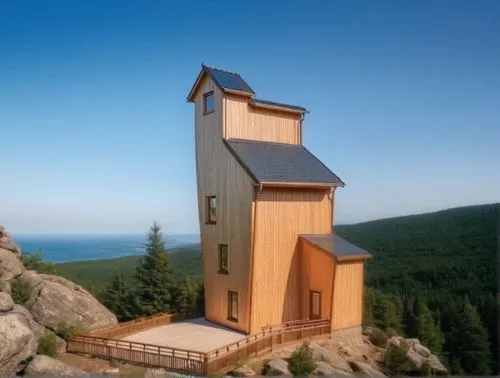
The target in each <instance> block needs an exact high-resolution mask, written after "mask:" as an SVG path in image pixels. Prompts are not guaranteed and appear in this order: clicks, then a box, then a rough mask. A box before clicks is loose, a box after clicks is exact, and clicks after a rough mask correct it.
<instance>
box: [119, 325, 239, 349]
mask: <svg viewBox="0 0 500 378" xmlns="http://www.w3.org/2000/svg"><path fill="white" fill-rule="evenodd" d="M246 337H247V335H245V334H243V333H239V332H236V331H233V330H230V329H228V328H225V327H222V326H219V325H217V324H214V323H210V322H209V321H207V320H205V319H204V318H196V319H191V320H185V321H181V322H177V323H173V324H169V325H164V326H160V327H156V328H152V329H148V330H145V331H141V332H137V333H134V334H132V335H129V336H126V337H123V338H121V340H125V341H132V342H136V343H144V344H154V345H160V346H165V347H170V348H175V349H186V350H192V351H197V352H209V351H211V350H214V349H217V348H220V347H222V346H224V345H227V344H231V343H235V342H237V341H240V340H243V339H245V338H246Z"/></svg>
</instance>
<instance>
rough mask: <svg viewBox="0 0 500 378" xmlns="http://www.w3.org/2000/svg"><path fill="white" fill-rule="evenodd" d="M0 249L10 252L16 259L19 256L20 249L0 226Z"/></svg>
mask: <svg viewBox="0 0 500 378" xmlns="http://www.w3.org/2000/svg"><path fill="white" fill-rule="evenodd" d="M0 249H5V250H7V251H10V252H11V253H13V254H14V255H16V256H17V257H19V256H21V248H19V246H18V245H17V244H16V243H15V242H14V241H13V240H12V239H11V238H10V234H9V233H8V232H7V231H6V230H5V228H4V227H3V226H2V225H0Z"/></svg>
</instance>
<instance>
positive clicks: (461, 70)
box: [0, 0, 500, 233]
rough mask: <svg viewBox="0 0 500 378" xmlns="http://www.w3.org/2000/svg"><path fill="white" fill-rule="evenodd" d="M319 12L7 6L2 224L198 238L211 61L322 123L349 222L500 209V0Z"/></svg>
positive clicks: (316, 130)
mask: <svg viewBox="0 0 500 378" xmlns="http://www.w3.org/2000/svg"><path fill="white" fill-rule="evenodd" d="M305 4H306V3H305V2H303V1H282V2H279V1H255V0H254V1H251V2H237V1H231V2H229V1H227V2H225V1H209V0H205V1H200V2H194V1H192V2H183V3H182V4H181V3H178V4H177V5H176V6H172V5H170V3H169V2H164V1H133V2H132V1H112V0H107V1H103V2H102V1H97V0H85V1H80V0H74V1H63V0H60V1H44V2H42V1H10V2H7V1H6V2H3V3H2V10H1V12H0V35H1V37H0V146H1V148H0V151H1V157H0V172H1V176H0V177H1V181H0V198H1V199H2V200H1V202H2V203H1V208H0V222H1V223H4V224H5V225H6V227H8V228H9V229H10V230H11V231H12V232H14V233H79V232H82V233H93V232H99V233H103V232H133V233H143V232H145V231H147V229H148V227H149V226H150V224H151V222H152V221H153V220H157V221H159V222H160V223H161V224H162V225H163V228H164V231H165V232H167V233H196V232H198V218H197V217H198V215H197V205H196V177H195V165H194V116H193V106H192V104H188V103H186V101H185V98H186V95H187V92H188V91H189V89H190V87H191V85H192V83H193V81H194V80H195V78H196V75H197V74H198V72H199V69H200V64H201V62H202V61H203V62H206V63H208V64H211V65H215V66H218V67H221V68H226V69H228V70H232V71H237V72H239V73H240V74H241V75H242V76H243V77H244V78H245V80H246V81H247V82H248V83H249V84H250V85H251V86H252V88H253V89H254V90H255V91H256V92H257V95H258V96H259V97H260V98H264V99H269V100H275V101H280V102H286V103H291V104H296V105H302V106H305V107H307V108H308V109H309V110H310V114H308V115H307V117H306V119H305V124H304V144H305V145H306V146H307V147H308V148H309V149H310V150H311V151H312V152H313V153H314V154H316V155H317V156H318V157H319V158H320V159H321V160H323V161H324V162H325V163H326V164H327V165H328V166H329V167H330V168H331V169H332V170H333V171H334V172H335V173H336V174H338V175H339V176H340V177H341V178H342V179H343V180H344V181H345V182H346V184H347V185H346V187H345V188H343V189H340V190H339V191H338V192H337V193H338V194H337V197H336V210H335V216H336V223H353V222H358V221H364V220H369V219H375V218H380V217H388V216H395V215H403V214H411V213H419V212H425V211H433V210H439V209H443V208H447V207H452V206H462V205H468V204H479V203H487V202H497V201H499V200H500V191H499V189H498V188H499V187H500V175H499V173H498V172H499V171H500V168H499V165H500V164H499V163H500V152H499V148H498V141H499V140H500V106H499V105H500V70H499V67H500V24H498V19H499V18H500V3H499V2H496V1H487V0H486V1H481V2H473V1H452V0H450V1H426V2H422V1H404V2H403V1H383V2H375V1H357V2H350V1H317V2H310V3H307V4H308V5H307V6H305ZM311 4H314V5H313V6H311Z"/></svg>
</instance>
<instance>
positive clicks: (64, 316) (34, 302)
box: [19, 270, 117, 331]
mask: <svg viewBox="0 0 500 378" xmlns="http://www.w3.org/2000/svg"><path fill="white" fill-rule="evenodd" d="M19 279H20V280H21V281H24V282H27V283H28V284H29V285H30V287H31V297H30V299H29V300H28V301H27V302H26V303H25V304H24V306H25V307H26V308H27V309H28V310H29V311H30V313H31V314H32V315H33V318H34V319H35V320H36V321H37V322H38V323H40V324H42V325H43V326H45V327H47V328H48V329H50V330H52V331H57V328H58V326H59V325H60V324H62V323H64V324H66V325H68V326H74V327H81V328H83V329H86V330H91V329H94V328H98V327H103V326H106V325H111V324H116V323H117V319H116V316H115V315H114V314H113V313H111V312H110V311H109V310H108V309H107V308H106V307H104V306H103V305H102V304H101V303H99V302H98V301H97V299H95V298H94V297H93V296H92V295H91V294H90V293H89V292H88V291H86V290H85V289H83V288H82V287H81V286H79V285H76V284H74V283H73V282H71V281H69V280H67V279H65V278H62V277H58V276H53V275H49V274H39V273H37V272H35V271H31V270H27V271H25V272H24V273H23V274H22V275H21V276H19Z"/></svg>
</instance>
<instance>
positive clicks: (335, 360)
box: [309, 343, 352, 373]
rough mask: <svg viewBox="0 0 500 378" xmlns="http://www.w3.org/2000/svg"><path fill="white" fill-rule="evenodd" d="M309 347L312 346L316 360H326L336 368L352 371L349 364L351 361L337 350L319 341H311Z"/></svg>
mask: <svg viewBox="0 0 500 378" xmlns="http://www.w3.org/2000/svg"><path fill="white" fill-rule="evenodd" d="M309 347H310V348H311V352H312V354H313V358H314V360H316V361H324V362H326V363H327V364H328V365H330V366H331V367H332V368H334V369H336V370H340V371H345V372H348V373H352V369H351V366H349V363H348V362H347V361H346V360H344V358H342V357H341V356H339V355H338V354H337V353H336V352H335V351H333V350H330V349H326V348H325V347H322V346H321V345H319V344H317V343H310V344H309Z"/></svg>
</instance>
